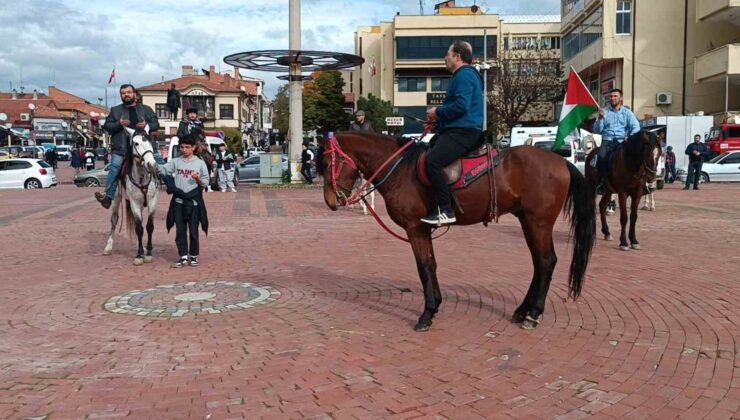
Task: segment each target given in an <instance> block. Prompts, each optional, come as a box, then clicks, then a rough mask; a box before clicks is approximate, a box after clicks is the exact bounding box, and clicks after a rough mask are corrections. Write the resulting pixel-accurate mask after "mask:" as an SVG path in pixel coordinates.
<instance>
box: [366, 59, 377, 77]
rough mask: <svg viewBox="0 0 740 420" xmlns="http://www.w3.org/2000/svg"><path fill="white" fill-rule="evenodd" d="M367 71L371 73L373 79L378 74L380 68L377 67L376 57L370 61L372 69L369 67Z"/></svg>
mask: <svg viewBox="0 0 740 420" xmlns="http://www.w3.org/2000/svg"><path fill="white" fill-rule="evenodd" d="M367 71H368V72H369V73H370V76H371V77H374V76H375V75H376V74H378V68H377V67H376V66H375V57H373V59H372V60H370V67H368V69H367Z"/></svg>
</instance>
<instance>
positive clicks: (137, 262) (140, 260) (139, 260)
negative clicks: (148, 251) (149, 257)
mask: <svg viewBox="0 0 740 420" xmlns="http://www.w3.org/2000/svg"><path fill="white" fill-rule="evenodd" d="M142 264H144V259H143V258H134V265H142Z"/></svg>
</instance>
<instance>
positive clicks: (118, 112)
mask: <svg viewBox="0 0 740 420" xmlns="http://www.w3.org/2000/svg"><path fill="white" fill-rule="evenodd" d="M120 94H121V102H122V103H121V104H120V105H116V106H114V107H113V108H111V110H110V113H109V114H108V117H107V118H106V119H105V123H104V124H103V130H105V131H107V132H108V133H109V134H110V135H111V161H110V165H109V166H108V180H107V184H106V187H105V193H102V192H96V193H95V199H96V200H98V202H99V203H100V205H102V206H103V207H104V208H106V209H108V208H110V205H111V203H112V202H113V197H115V195H116V190H117V188H118V182H117V180H118V175H119V174H120V172H121V167H122V166H123V161H124V157H128V156H131V145H130V144H129V135H128V133H126V130H125V127H128V128H132V127H134V126H135V127H136V129H138V130H144V128H145V127H146V126H147V125H148V126H149V132H150V133H152V132H154V131H156V130H158V129H159V121H158V120H157V115H156V114H155V113H154V111H152V109H151V108H150V107H148V106H146V105H144V104H141V103H137V101H136V89H134V87H133V86H132V85H130V84H124V85H121V88H120Z"/></svg>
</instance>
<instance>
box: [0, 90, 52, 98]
mask: <svg viewBox="0 0 740 420" xmlns="http://www.w3.org/2000/svg"><path fill="white" fill-rule="evenodd" d="M16 97H17V99H33V93H23V94H20V93H18V94H17V95H16ZM38 97H39V99H50V98H49V96H47V95H45V94H43V93H39V94H38ZM12 98H13V93H12V92H0V99H12Z"/></svg>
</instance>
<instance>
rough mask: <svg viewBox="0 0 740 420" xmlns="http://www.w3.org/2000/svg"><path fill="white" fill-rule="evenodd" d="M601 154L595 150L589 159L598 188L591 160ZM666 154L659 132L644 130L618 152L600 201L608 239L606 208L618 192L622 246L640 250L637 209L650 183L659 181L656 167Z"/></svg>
mask: <svg viewBox="0 0 740 420" xmlns="http://www.w3.org/2000/svg"><path fill="white" fill-rule="evenodd" d="M597 153H598V149H595V150H593V151H592V152H591V153H590V154H589V155H588V158H587V159H586V179H587V180H588V183H589V184H590V185H591V186H592V188H594V189H595V188H596V185H597V184H598V175H597V173H596V168H594V167H593V166H592V165H591V162H592V160H593V159H594V157H595V156H596V154H597ZM662 153H663V149H662V148H661V146H660V142H659V141H658V137H657V136H656V135H655V133H652V132H649V131H644V130H643V131H639V132H637V133H635V134H633V135H632V136H630V137H629V138H628V139H627V140H625V141H624V143H622V145H621V146H620V147H619V148H618V149H617V150H616V151H615V152H614V155H613V156H614V159H613V160H612V165H611V171H610V172H609V174H608V175H607V188H606V189H607V191H605V194H604V195H602V196H601V201H599V214H600V215H601V233H603V234H604V239H605V240H607V241H611V240H612V235H611V234H610V233H609V226H608V225H607V223H606V208H607V206H608V205H609V201H610V199H611V196H612V193H617V195H618V196H619V222H620V223H621V225H622V233H621V234H620V236H619V249H621V250H622V251H629V250H630V248H632V249H640V243H639V242H638V241H637V235H636V234H635V225H636V224H637V208H638V206H639V204H640V198H641V197H642V194H643V191H644V189H645V185H646V183H652V182H653V181H655V176H656V167H657V165H658V159H660V155H661V154H662ZM627 197H629V198H630V199H631V202H630V214H629V222H630V231H629V240H630V243H629V244H628V243H627V235H626V234H625V230H626V226H627Z"/></svg>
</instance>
